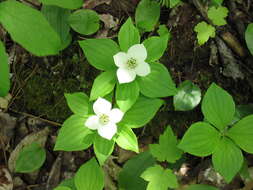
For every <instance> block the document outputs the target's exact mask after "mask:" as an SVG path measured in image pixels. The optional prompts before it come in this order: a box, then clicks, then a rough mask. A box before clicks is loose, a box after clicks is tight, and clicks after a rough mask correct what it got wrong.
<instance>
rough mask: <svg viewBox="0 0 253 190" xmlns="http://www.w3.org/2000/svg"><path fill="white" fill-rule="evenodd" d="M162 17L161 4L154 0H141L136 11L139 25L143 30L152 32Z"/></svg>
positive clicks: (136, 19)
mask: <svg viewBox="0 0 253 190" xmlns="http://www.w3.org/2000/svg"><path fill="white" fill-rule="evenodd" d="M159 18H160V6H159V3H158V2H155V1H152V0H141V1H140V3H139V4H138V6H137V8H136V12H135V21H136V25H137V27H138V28H139V29H140V30H141V31H143V32H150V31H152V30H153V29H154V27H155V25H156V24H157V22H158V21H159Z"/></svg>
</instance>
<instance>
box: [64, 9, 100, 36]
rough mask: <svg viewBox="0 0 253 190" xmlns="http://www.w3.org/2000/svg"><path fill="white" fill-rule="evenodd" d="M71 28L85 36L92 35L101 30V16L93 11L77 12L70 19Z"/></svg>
mask: <svg viewBox="0 0 253 190" xmlns="http://www.w3.org/2000/svg"><path fill="white" fill-rule="evenodd" d="M68 22H69V24H70V26H71V28H72V29H73V30H74V31H76V32H78V33H80V34H84V35H90V34H93V33H95V32H97V31H98V29H99V16H98V14H97V13H96V12H95V11H93V10H88V9H86V10H84V9H82V10H77V11H75V12H74V13H72V14H71V15H70V17H69V19H68Z"/></svg>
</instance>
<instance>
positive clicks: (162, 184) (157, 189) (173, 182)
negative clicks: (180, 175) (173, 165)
mask: <svg viewBox="0 0 253 190" xmlns="http://www.w3.org/2000/svg"><path fill="white" fill-rule="evenodd" d="M141 177H142V178H143V179H145V180H146V181H148V182H149V183H148V187H147V190H167V189H168V188H177V187H178V182H177V177H176V176H175V174H173V172H172V170H170V169H163V168H162V167H161V166H160V165H155V166H152V167H150V168H148V169H146V170H145V171H144V172H143V173H142V174H141Z"/></svg>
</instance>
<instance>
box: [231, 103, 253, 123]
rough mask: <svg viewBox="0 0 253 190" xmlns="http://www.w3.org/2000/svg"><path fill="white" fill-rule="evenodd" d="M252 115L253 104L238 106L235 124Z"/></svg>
mask: <svg viewBox="0 0 253 190" xmlns="http://www.w3.org/2000/svg"><path fill="white" fill-rule="evenodd" d="M251 114H253V104H246V105H238V106H236V109H235V116H234V120H233V123H235V122H237V121H239V120H241V119H242V118H244V117H246V116H248V115H251Z"/></svg>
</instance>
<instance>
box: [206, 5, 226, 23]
mask: <svg viewBox="0 0 253 190" xmlns="http://www.w3.org/2000/svg"><path fill="white" fill-rule="evenodd" d="M207 16H208V18H209V19H210V20H211V21H212V22H213V24H214V25H217V26H223V25H226V24H227V21H226V20H225V18H226V17H227V16H228V9H227V7H223V6H219V7H217V8H216V7H211V8H209V9H208V12H207Z"/></svg>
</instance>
